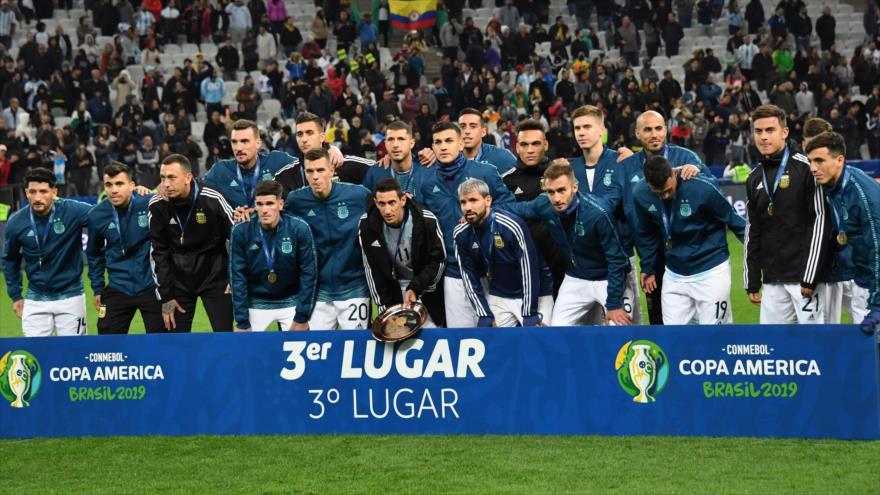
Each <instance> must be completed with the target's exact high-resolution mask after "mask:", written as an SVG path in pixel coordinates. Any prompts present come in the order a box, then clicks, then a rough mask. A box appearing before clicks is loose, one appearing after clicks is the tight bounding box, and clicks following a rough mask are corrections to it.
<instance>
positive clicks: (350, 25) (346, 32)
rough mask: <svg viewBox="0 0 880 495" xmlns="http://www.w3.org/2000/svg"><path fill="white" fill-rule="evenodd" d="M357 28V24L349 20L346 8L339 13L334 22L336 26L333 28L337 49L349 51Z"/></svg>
mask: <svg viewBox="0 0 880 495" xmlns="http://www.w3.org/2000/svg"><path fill="white" fill-rule="evenodd" d="M357 29H358V28H357V24H355V23H354V21H352V20H351V18H350V16H349V13H348V11H347V10H343V11H342V12H340V13H339V20H338V21H337V22H336V27H334V28H333V34H334V35H335V36H336V48H337V50H345V51H346V52H350V49H351V45H352V44H353V43H354V41H355V40H356V39H357V37H358V30H357Z"/></svg>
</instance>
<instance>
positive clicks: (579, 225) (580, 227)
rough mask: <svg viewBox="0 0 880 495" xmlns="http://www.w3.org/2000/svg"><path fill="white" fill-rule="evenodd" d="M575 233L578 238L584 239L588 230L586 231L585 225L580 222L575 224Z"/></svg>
mask: <svg viewBox="0 0 880 495" xmlns="http://www.w3.org/2000/svg"><path fill="white" fill-rule="evenodd" d="M574 233H575V234H576V235H577V236H578V237H583V236H584V235H586V230H584V224H582V223H580V222H578V223H576V224H574Z"/></svg>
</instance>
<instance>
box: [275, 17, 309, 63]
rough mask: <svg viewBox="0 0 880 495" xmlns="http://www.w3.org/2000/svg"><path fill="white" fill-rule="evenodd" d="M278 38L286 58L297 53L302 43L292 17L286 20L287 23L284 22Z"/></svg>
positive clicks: (300, 35)
mask: <svg viewBox="0 0 880 495" xmlns="http://www.w3.org/2000/svg"><path fill="white" fill-rule="evenodd" d="M279 37H280V41H281V47H282V48H283V49H284V55H285V56H286V57H290V55H291V54H292V53H293V52H295V51H297V50H298V49H299V45H300V44H302V42H303V37H302V33H300V31H299V28H298V27H296V24H294V22H293V17H288V18H287V21H285V23H284V26H283V27H282V28H281V31H280V36H279Z"/></svg>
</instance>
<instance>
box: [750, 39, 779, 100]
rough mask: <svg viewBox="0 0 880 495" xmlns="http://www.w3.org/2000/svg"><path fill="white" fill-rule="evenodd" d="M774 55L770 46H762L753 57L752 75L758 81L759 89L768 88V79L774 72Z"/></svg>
mask: <svg viewBox="0 0 880 495" xmlns="http://www.w3.org/2000/svg"><path fill="white" fill-rule="evenodd" d="M773 66H774V63H773V56H772V55H771V53H770V47H768V46H767V45H763V46H761V49H760V51H759V52H758V54H757V55H755V56H754V58H752V75H753V77H754V80H755V81H757V83H758V90H760V91H764V90H766V89H767V81H768V79H769V77H770V75H771V74H772V72H773Z"/></svg>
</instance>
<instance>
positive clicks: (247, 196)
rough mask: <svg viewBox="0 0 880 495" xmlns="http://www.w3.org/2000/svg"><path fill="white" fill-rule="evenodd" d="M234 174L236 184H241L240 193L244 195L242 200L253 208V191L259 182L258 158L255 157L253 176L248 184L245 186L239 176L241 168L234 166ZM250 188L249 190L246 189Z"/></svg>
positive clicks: (241, 177)
mask: <svg viewBox="0 0 880 495" xmlns="http://www.w3.org/2000/svg"><path fill="white" fill-rule="evenodd" d="M235 173H236V174H237V175H238V183H239V184H241V191H242V192H243V193H244V200H245V202H246V203H247V205H248V206H254V196H253V192H254V189H256V188H257V182H258V181H259V180H260V156H259V155H257V166H256V167H254V175H253V177H251V180H250V184H247V183H246V182H245V180H244V177H243V176H242V175H241V166H240V165H238V164H236V166H235ZM248 186H250V189H248Z"/></svg>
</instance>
